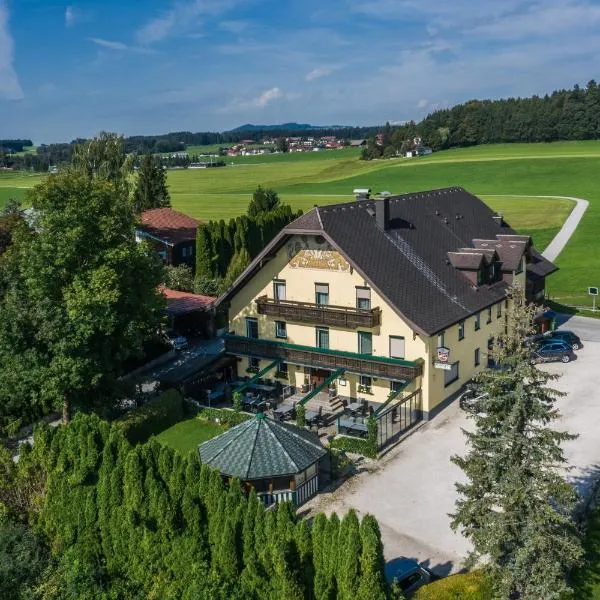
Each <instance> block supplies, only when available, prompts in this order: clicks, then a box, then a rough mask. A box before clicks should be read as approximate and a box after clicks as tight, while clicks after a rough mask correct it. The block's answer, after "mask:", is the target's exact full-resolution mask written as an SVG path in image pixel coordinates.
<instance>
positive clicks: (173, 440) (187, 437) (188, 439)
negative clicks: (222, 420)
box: [156, 417, 225, 454]
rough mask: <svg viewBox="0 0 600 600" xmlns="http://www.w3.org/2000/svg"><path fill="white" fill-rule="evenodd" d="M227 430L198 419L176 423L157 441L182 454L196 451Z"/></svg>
mask: <svg viewBox="0 0 600 600" xmlns="http://www.w3.org/2000/svg"><path fill="white" fill-rule="evenodd" d="M224 431H225V428H224V427H222V426H221V425H217V424H216V423H210V422H208V421H205V420H203V419H199V418H198V417H193V418H191V419H187V420H186V421H180V422H179V423H175V425H173V426H172V427H169V429H165V431H163V432H162V433H160V434H159V435H158V436H157V438H156V439H157V440H158V441H159V442H161V443H163V444H166V445H167V446H171V448H174V449H175V450H177V451H179V452H181V453H182V454H187V453H188V452H190V451H192V450H196V449H197V448H198V446H199V445H200V444H201V443H202V442H205V441H206V440H210V439H211V438H214V437H215V436H217V435H219V434H220V433H223V432H224Z"/></svg>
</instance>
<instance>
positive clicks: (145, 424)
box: [114, 390, 184, 444]
mask: <svg viewBox="0 0 600 600" xmlns="http://www.w3.org/2000/svg"><path fill="white" fill-rule="evenodd" d="M183 418H184V408H183V398H182V397H181V394H180V393H179V392H178V391H177V390H167V391H166V392H164V393H162V394H161V395H160V396H158V397H157V398H154V400H151V401H150V402H148V404H144V405H143V406H141V407H139V408H136V409H134V410H132V411H130V412H128V413H127V414H126V415H124V416H123V417H121V418H119V419H117V420H116V421H115V423H114V425H115V427H116V428H117V429H119V430H120V431H121V433H123V435H124V436H125V437H126V438H127V439H128V440H129V442H130V443H132V444H140V443H143V442H145V441H146V440H148V438H149V437H150V436H151V435H157V434H159V433H161V432H162V431H164V430H165V429H168V428H169V427H171V426H172V425H175V423H178V422H179V421H181V420H182V419H183Z"/></svg>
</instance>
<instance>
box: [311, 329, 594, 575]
mask: <svg viewBox="0 0 600 600" xmlns="http://www.w3.org/2000/svg"><path fill="white" fill-rule="evenodd" d="M586 321H587V320H586ZM574 325H575V323H573V322H571V323H567V324H565V328H570V329H575V327H574ZM577 325H580V326H582V327H581V328H582V329H584V328H585V325H586V323H585V321H582V319H581V318H578V319H577ZM592 325H593V326H592V327H590V329H592V330H594V331H595V330H596V322H594V323H593V324H592ZM578 328H579V327H578ZM588 337H593V338H595V337H596V336H595V335H593V336H589V335H587V336H582V338H583V339H584V348H583V349H581V350H579V351H578V353H577V354H578V359H577V360H576V361H573V362H572V363H569V364H566V365H564V364H562V363H552V364H547V365H544V367H543V368H545V369H548V370H549V371H551V372H553V373H557V374H561V375H562V377H561V379H559V380H558V381H557V382H556V383H555V387H556V388H557V389H559V390H561V391H563V392H565V393H566V396H565V397H563V398H561V399H560V400H559V401H558V408H559V410H560V412H561V415H562V416H561V420H560V421H559V422H558V425H557V427H558V428H560V429H563V430H566V431H569V432H571V433H577V434H579V437H578V438H577V439H576V440H574V441H571V442H568V443H567V444H565V447H564V449H565V454H566V456H567V459H568V461H569V463H570V464H571V465H572V466H573V470H572V471H571V472H570V474H569V477H570V479H571V480H572V481H573V483H574V484H575V485H576V486H577V488H578V489H579V490H580V492H581V493H583V494H585V493H586V492H589V489H590V486H591V485H592V483H593V481H594V480H595V479H596V478H598V477H599V476H600V444H599V443H598V431H600V406H599V405H600V394H599V393H598V384H599V383H600V377H599V376H598V374H597V373H598V368H599V367H598V365H599V364H600V341H585V340H586V338H588ZM467 425H468V422H467V419H466V418H465V417H464V414H463V413H462V411H461V410H460V409H459V408H458V407H457V406H456V405H452V406H450V407H448V408H447V409H446V410H445V411H443V412H442V413H441V414H440V415H438V416H437V417H436V418H435V419H433V421H430V422H428V423H426V424H424V425H423V426H422V427H421V428H420V429H418V430H417V431H415V432H414V433H413V435H411V436H410V437H409V438H407V439H406V440H405V441H404V442H403V443H401V444H400V445H399V446H398V447H396V448H394V449H393V450H392V451H391V452H390V453H389V454H388V455H386V456H385V457H384V458H383V459H381V460H380V461H378V462H377V463H373V462H371V461H368V462H367V461H365V463H364V467H366V468H365V469H364V470H363V472H361V473H360V474H359V475H357V476H355V477H352V478H351V479H350V480H348V481H347V482H346V483H345V484H344V485H342V486H340V487H339V488H338V489H337V490H335V491H333V492H331V493H326V494H320V495H319V496H317V497H316V498H315V499H313V500H312V501H311V503H310V504H309V505H308V507H309V508H311V509H313V508H314V509H317V510H323V511H325V512H327V513H330V512H332V511H337V512H338V513H339V514H343V513H344V512H345V511H346V510H348V509H349V508H355V509H356V510H357V511H358V512H359V513H362V514H364V513H371V514H373V515H375V516H376V517H377V519H378V520H379V524H380V526H381V530H382V536H383V541H384V544H385V555H386V559H387V560H391V559H393V558H395V557H397V556H399V555H404V556H410V557H413V558H416V559H417V560H418V561H419V562H421V563H423V564H425V565H426V566H428V567H429V568H431V569H432V570H433V571H434V572H436V573H437V574H439V575H447V574H448V573H450V572H456V571H458V570H460V568H461V566H462V562H463V560H464V557H465V555H466V553H467V552H468V549H469V545H468V543H467V541H466V540H465V539H464V538H463V537H462V536H461V535H457V534H454V533H452V531H451V530H450V527H449V524H450V519H449V517H448V513H450V512H452V511H453V509H454V502H455V500H456V492H455V488H454V483H455V482H456V481H459V480H460V479H461V477H462V472H461V471H460V470H459V469H458V468H457V467H455V466H454V465H453V464H452V463H451V462H450V460H449V458H450V456H452V455H453V454H463V453H464V452H465V443H464V436H463V435H462V432H461V427H466V426H467ZM304 508H306V507H303V509H304Z"/></svg>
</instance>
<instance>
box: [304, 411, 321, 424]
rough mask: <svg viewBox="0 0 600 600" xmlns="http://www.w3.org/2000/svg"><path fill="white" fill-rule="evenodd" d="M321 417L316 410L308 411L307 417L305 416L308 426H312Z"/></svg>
mask: <svg viewBox="0 0 600 600" xmlns="http://www.w3.org/2000/svg"><path fill="white" fill-rule="evenodd" d="M318 416H319V413H318V412H317V411H316V410H307V411H306V415H305V416H304V419H305V421H306V422H307V423H308V425H310V426H312V423H313V421H314V420H315V419H316V418H317V417H318Z"/></svg>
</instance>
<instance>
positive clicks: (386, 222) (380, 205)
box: [375, 198, 390, 231]
mask: <svg viewBox="0 0 600 600" xmlns="http://www.w3.org/2000/svg"><path fill="white" fill-rule="evenodd" d="M375 219H376V220H377V225H378V226H379V227H381V229H383V230H384V231H386V230H387V229H388V228H389V226H390V200H389V198H382V199H381V200H377V201H376V202H375Z"/></svg>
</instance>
